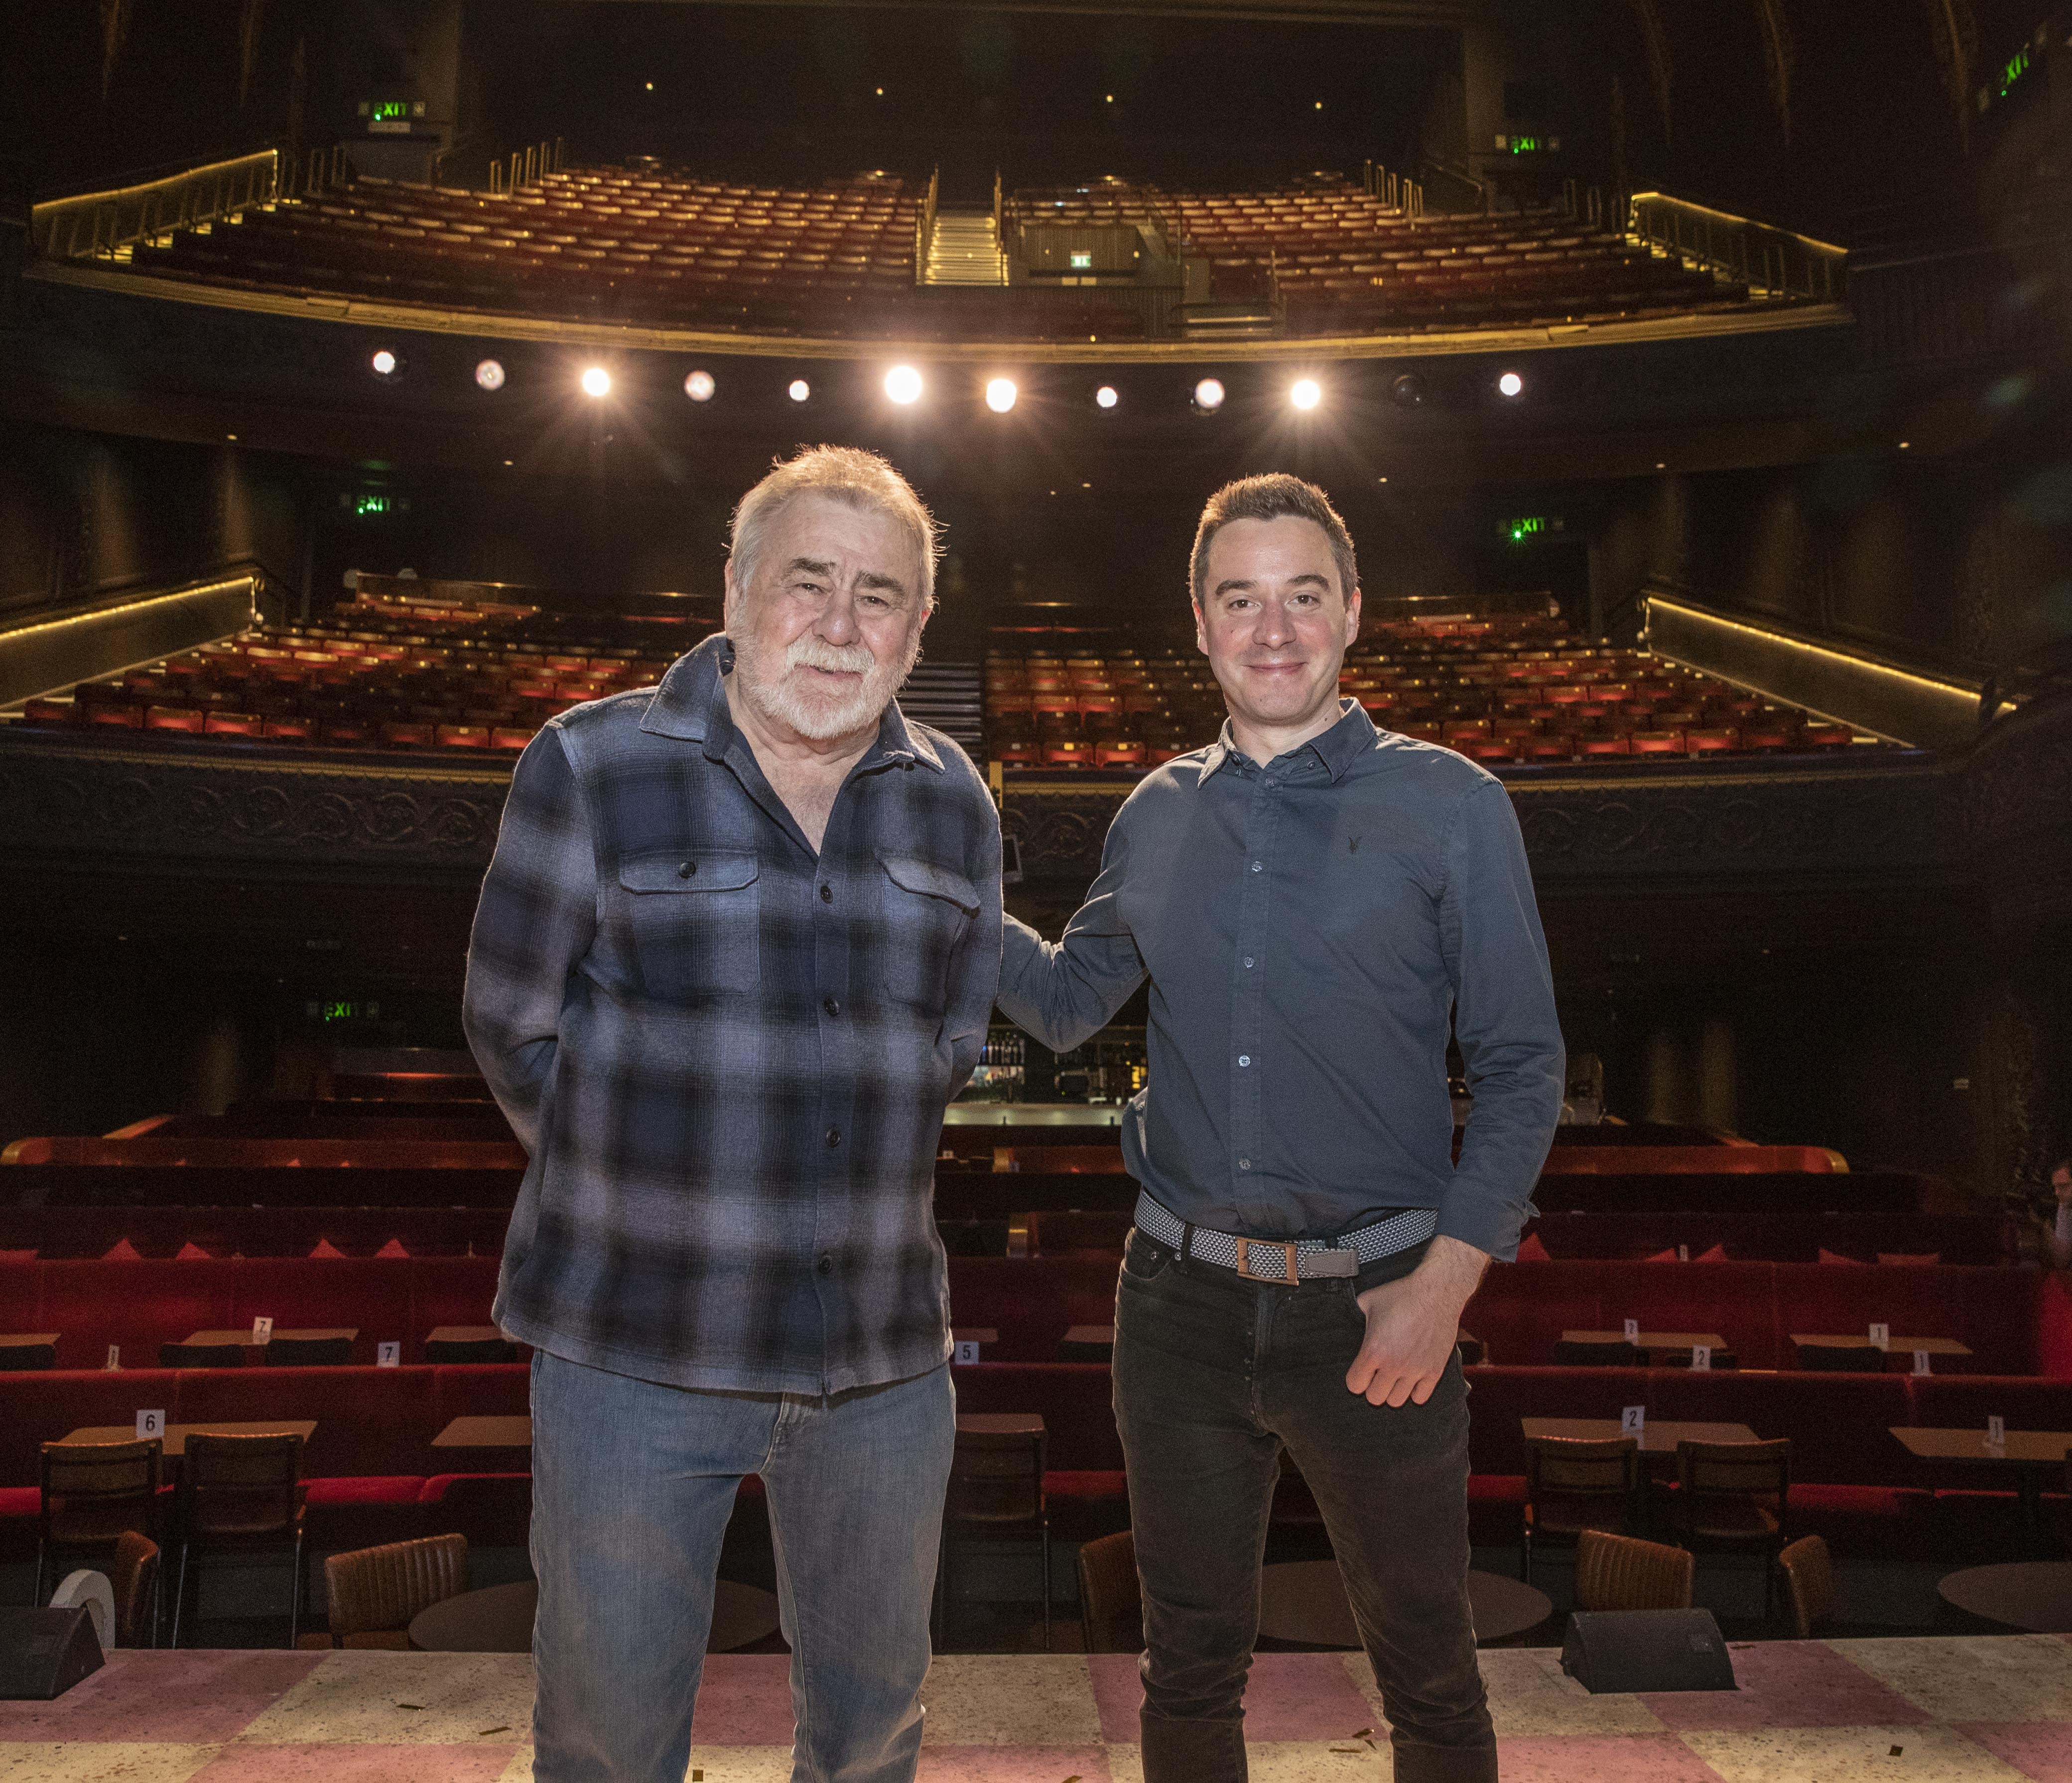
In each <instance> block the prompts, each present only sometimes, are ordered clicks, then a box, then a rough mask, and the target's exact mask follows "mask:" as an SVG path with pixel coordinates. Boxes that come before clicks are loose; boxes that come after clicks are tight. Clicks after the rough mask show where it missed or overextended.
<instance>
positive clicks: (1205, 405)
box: [1194, 377, 1223, 414]
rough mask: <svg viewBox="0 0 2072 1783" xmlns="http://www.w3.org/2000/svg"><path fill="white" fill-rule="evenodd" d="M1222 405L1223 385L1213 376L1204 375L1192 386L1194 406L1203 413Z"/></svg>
mask: <svg viewBox="0 0 2072 1783" xmlns="http://www.w3.org/2000/svg"><path fill="white" fill-rule="evenodd" d="M1194 406H1195V407H1196V408H1198V409H1199V410H1202V413H1203V414H1213V413H1214V412H1215V410H1218V409H1220V408H1221V407H1222V406H1223V385H1222V384H1221V383H1220V382H1219V381H1218V380H1217V379H1215V378H1213V377H1205V378H1203V379H1202V381H1201V382H1200V383H1198V384H1197V385H1195V386H1194Z"/></svg>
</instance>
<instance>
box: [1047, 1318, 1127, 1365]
mask: <svg viewBox="0 0 2072 1783" xmlns="http://www.w3.org/2000/svg"><path fill="white" fill-rule="evenodd" d="M1058 1355H1059V1358H1060V1360H1062V1361H1067V1362H1108V1361H1113V1360H1114V1359H1115V1327H1114V1326H1113V1325H1074V1326H1073V1327H1072V1328H1071V1330H1069V1331H1067V1332H1066V1333H1065V1336H1064V1340H1063V1342H1061V1343H1060V1344H1059V1345H1058Z"/></svg>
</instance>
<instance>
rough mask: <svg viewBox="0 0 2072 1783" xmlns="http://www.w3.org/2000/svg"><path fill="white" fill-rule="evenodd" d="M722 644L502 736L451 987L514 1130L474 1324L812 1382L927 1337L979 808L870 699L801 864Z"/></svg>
mask: <svg viewBox="0 0 2072 1783" xmlns="http://www.w3.org/2000/svg"><path fill="white" fill-rule="evenodd" d="M731 665H732V651H731V648H730V646H729V645H728V644H727V643H726V640H725V639H724V638H717V637H716V638H712V639H709V640H706V641H705V643H704V644H700V645H699V646H698V647H697V649H694V650H693V651H692V652H691V653H689V655H688V656H686V657H683V658H682V659H681V660H680V661H678V662H677V663H676V665H674V666H673V667H672V669H670V670H669V672H668V674H667V675H665V676H664V677H663V679H662V682H661V685H660V686H659V687H649V688H640V689H637V690H634V691H632V692H630V693H625V694H615V695H614V696H612V697H611V698H608V699H602V700H598V701H596V702H594V703H592V704H590V705H586V706H578V707H576V708H574V710H571V711H569V712H565V713H564V714H561V716H560V717H559V718H557V719H553V721H552V722H550V723H549V724H548V725H547V726H546V727H545V729H544V730H542V731H541V733H540V735H538V736H537V737H536V738H535V739H533V740H532V743H531V744H530V745H529V746H528V747H527V749H526V751H525V752H524V755H523V756H521V757H520V760H519V763H518V768H517V772H516V775H515V776H513V778H512V785H511V795H510V798H509V800H508V803H507V804H506V805H505V806H504V819H503V826H502V828H501V830H500V831H499V833H498V836H497V841H496V853H495V859H493V860H492V861H491V864H490V868H489V872H488V875H487V878H486V879H485V880H484V881H483V888H482V900H481V904H480V905H479V908H478V909H477V911H476V913H475V930H474V934H473V937H472V939H471V942H470V944H469V948H468V962H467V997H466V1001H465V1011H464V1014H465V1020H466V1024H467V1037H468V1042H469V1044H470V1045H471V1047H473V1048H474V1050H475V1057H476V1059H477V1060H478V1061H479V1063H480V1064H481V1066H482V1069H483V1074H484V1075H485V1076H486V1077H487V1079H488V1081H489V1085H490V1087H491V1089H492V1090H493V1091H494V1092H495V1095H496V1098H497V1101H498V1102H500V1103H501V1104H502V1106H503V1108H504V1113H505V1114H508V1116H509V1117H510V1119H511V1123H512V1126H513V1128H514V1129H515V1130H516V1132H517V1134H518V1136H519V1138H520V1140H522V1141H523V1142H524V1146H525V1147H526V1150H527V1151H528V1152H529V1153H530V1155H531V1163H530V1164H529V1166H528V1168H527V1170H526V1172H525V1176H524V1183H523V1184H522V1186H521V1187H520V1190H519V1193H518V1200H517V1204H516V1208H515V1209H513V1211H512V1218H511V1228H510V1232H509V1234H508V1237H507V1238H506V1239H505V1241H504V1266H503V1270H502V1274H501V1277H500V1281H499V1283H498V1287H497V1295H496V1308H495V1317H496V1322H497V1323H498V1324H500V1325H501V1326H502V1327H503V1328H504V1329H505V1330H506V1331H508V1332H510V1333H511V1334H512V1336H515V1337H517V1338H520V1339H521V1340H524V1341H525V1342H527V1343H529V1344H535V1345H537V1347H539V1348H540V1349H545V1350H548V1351H550V1352H551V1353H553V1354H555V1355H557V1356H561V1357H566V1358H567V1359H569V1360H570V1361H577V1362H583V1363H587V1364H589V1365H592V1366H594V1367H598V1368H603V1369H611V1370H613V1371H614V1372H616V1373H623V1374H630V1375H634V1376H637V1377H640V1378H643V1379H646V1380H652V1381H659V1382H665V1383H668V1384H671V1385H676V1386H689V1387H700V1388H709V1389H730V1390H742V1391H753V1392H780V1391H781V1392H791V1393H808V1394H828V1393H837V1392H841V1391H842V1390H845V1389H847V1388H850V1387H856V1386H869V1385H873V1384H875V1383H878V1382H886V1381H895V1380H900V1379H903V1378H905V1377H908V1376H910V1375H914V1374H919V1373H925V1372H927V1370H928V1369H932V1368H935V1367H936V1366H938V1365H940V1364H941V1363H942V1362H943V1361H944V1360H945V1359H946V1358H947V1357H948V1354H949V1341H950V1340H949V1304H948V1272H947V1270H946V1267H945V1265H944V1260H943V1246H942V1242H941V1240H940V1239H939V1237H938V1236H937V1234H936V1231H935V1205H934V1180H935V1152H936V1148H937V1146H938V1143H939V1139H940V1135H941V1132H942V1121H943V1108H944V1106H946V1105H947V1104H948V1102H949V1101H950V1099H951V1098H952V1097H953V1096H954V1095H955V1094H956V1092H957V1091H958V1090H959V1089H961V1088H962V1087H963V1086H964V1083H965V1081H967V1080H968V1077H970V1075H971V1072H972V1067H973V1066H974V1065H975V1064H976V1063H977V1061H978V1057H979V1052H980V1048H981V1047H982V1046H983V1044H985V1030H986V1023H987V1020H988V1019H989V1016H990V1015H991V1013H992V1010H993V992H994V989H995V986H996V985H997V980H998V977H999V971H1000V927H1001V912H1000V824H999V818H998V816H997V813H996V812H995V810H994V809H993V800H992V797H991V795H990V793H989V792H988V791H987V789H986V787H985V782H984V781H983V780H981V779H980V777H979V775H978V772H977V771H976V769H975V768H973V767H972V764H971V761H970V760H969V758H968V757H967V756H965V755H964V751H962V750H960V748H959V747H957V745H956V743H953V742H952V741H951V740H950V739H948V738H947V737H945V736H943V735H941V734H940V733H939V732H937V731H931V730H930V729H928V728H927V727H926V726H923V725H920V724H911V723H908V722H907V721H906V719H904V718H903V717H902V715H901V714H900V711H899V708H898V706H896V705H894V706H890V707H888V708H887V709H886V713H885V716H884V719H883V720H882V722H881V723H880V725H879V727H878V740H877V741H876V742H875V743H874V744H873V745H872V746H871V747H870V750H869V751H868V752H867V753H866V754H865V756H864V757H863V759H862V760H861V761H860V762H858V763H857V765H856V767H855V768H853V769H852V770H851V771H850V773H849V778H848V780H846V782H845V784H844V785H843V787H842V789H841V793H840V794H839V795H838V796H837V798H836V801H835V805H834V809H833V813H832V814H831V815H830V816H829V817H828V827H827V834H826V837H825V838H824V842H823V844H822V846H821V849H820V853H819V854H818V855H816V854H814V852H813V850H812V848H811V846H809V845H808V842H807V841H806V838H805V836H804V834H803V833H802V832H801V831H800V829H799V827H798V825H797V824H796V821H794V820H793V819H792V817H791V813H789V812H788V811H787V809H785V806H784V805H783V801H781V800H780V799H779V798H778V797H777V796H776V795H775V793H773V792H772V791H771V788H770V785H769V783H768V782H767V780H765V779H764V778H763V774H762V772H761V770H760V769H759V768H758V767H757V765H756V762H755V758H754V753H753V751H751V750H750V747H749V746H748V743H747V741H746V739H744V738H743V737H742V735H741V734H740V732H739V731H738V730H736V728H735V727H734V723H733V719H732V716H731V714H730V711H729V710H728V706H727V702H726V694H725V691H724V690H723V686H722V680H721V677H722V674H723V673H726V671H727V670H729V669H730V668H731Z"/></svg>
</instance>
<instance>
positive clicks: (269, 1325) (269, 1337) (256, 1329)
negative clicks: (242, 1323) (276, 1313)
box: [252, 1319, 273, 1344]
mask: <svg viewBox="0 0 2072 1783" xmlns="http://www.w3.org/2000/svg"><path fill="white" fill-rule="evenodd" d="M252 1341H253V1343H255V1344H270V1343H272V1342H273V1320H271V1319H254V1320H253V1321H252Z"/></svg>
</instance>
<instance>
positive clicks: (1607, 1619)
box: [1561, 1610, 1740, 1693]
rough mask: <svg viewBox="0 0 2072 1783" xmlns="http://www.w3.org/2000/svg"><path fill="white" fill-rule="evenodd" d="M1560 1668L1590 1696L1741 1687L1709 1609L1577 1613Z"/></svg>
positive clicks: (1570, 1625) (1563, 1651) (1591, 1611)
mask: <svg viewBox="0 0 2072 1783" xmlns="http://www.w3.org/2000/svg"><path fill="white" fill-rule="evenodd" d="M1561 1670H1564V1672H1566V1673H1567V1674H1568V1675H1569V1676H1570V1677H1571V1678H1574V1679H1575V1680H1576V1682H1577V1683H1579V1684H1581V1686H1583V1688H1584V1689H1585V1690H1589V1691H1591V1692H1593V1693H1599V1692H1602V1691H1605V1690H1618V1691H1627V1690H1737V1689H1739V1688H1740V1686H1738V1685H1737V1684H1736V1683H1735V1682H1734V1666H1733V1661H1732V1660H1731V1659H1729V1657H1727V1643H1726V1642H1725V1640H1724V1639H1722V1638H1721V1637H1720V1624H1718V1623H1716V1622H1715V1621H1714V1620H1712V1612H1711V1611H1710V1610H1577V1612H1575V1613H1574V1614H1573V1615H1572V1616H1570V1617H1569V1618H1568V1639H1567V1640H1566V1641H1564V1642H1563V1643H1562V1645H1561Z"/></svg>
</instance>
